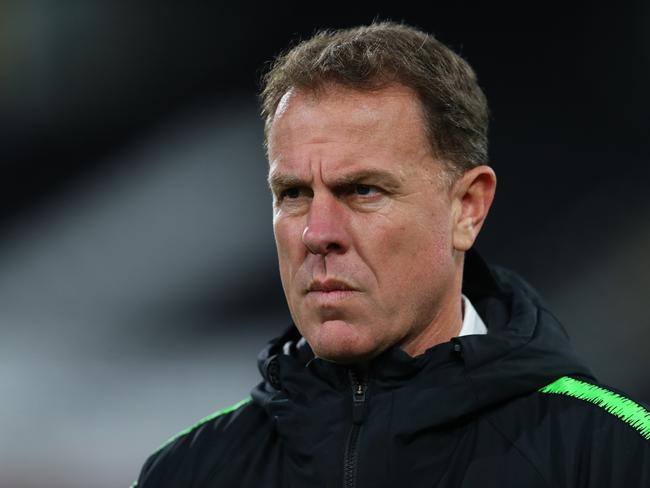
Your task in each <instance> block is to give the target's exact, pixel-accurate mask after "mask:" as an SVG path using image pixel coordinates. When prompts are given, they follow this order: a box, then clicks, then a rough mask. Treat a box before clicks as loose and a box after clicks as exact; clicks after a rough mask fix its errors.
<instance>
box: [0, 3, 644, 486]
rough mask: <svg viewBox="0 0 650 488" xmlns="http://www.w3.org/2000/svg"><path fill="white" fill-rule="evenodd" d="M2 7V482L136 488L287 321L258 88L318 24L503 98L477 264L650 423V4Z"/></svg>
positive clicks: (222, 399)
mask: <svg viewBox="0 0 650 488" xmlns="http://www.w3.org/2000/svg"><path fill="white" fill-rule="evenodd" d="M440 5H444V6H440V7H437V6H436V3H435V2H428V3H427V6H426V7H419V8H407V7H402V8H396V7H395V8H392V9H391V8H380V7H377V6H376V5H375V6H373V7H369V6H367V5H366V6H362V5H358V6H356V7H352V6H351V5H350V4H348V5H347V7H346V9H344V10H343V9H339V8H336V6H335V5H334V4H329V3H328V4H318V5H317V4H306V5H304V6H303V7H298V8H296V7H290V6H279V5H277V4H275V3H269V4H267V5H265V6H256V7H255V8H253V7H252V6H250V5H245V4H242V5H241V6H235V5H234V4H229V5H228V6H223V5H220V4H218V3H217V2H202V3H198V2H197V3H188V2H183V3H180V2H179V3H172V2H155V3H154V2H148V3H145V2H136V1H132V2H112V1H109V0H105V1H99V0H86V1H84V0H77V1H73V0H60V1H57V2H51V1H50V2H48V1H38V0H0V222H1V226H0V233H1V239H0V486H1V487H11V488H13V487H42V486H48V487H66V488H76V487H89V486H92V487H95V488H104V487H106V488H108V487H115V486H126V485H128V484H129V483H130V482H131V481H132V480H133V479H134V478H135V477H136V476H137V474H138V471H139V468H140V466H141V464H142V462H143V461H144V460H145V458H146V457H147V455H148V454H149V453H150V452H152V451H153V450H154V449H155V448H156V447H157V446H158V445H160V444H161V443H162V442H163V441H165V439H166V438H168V437H169V436H171V435H172V434H174V433H175V432H177V431H179V430H181V429H182V428H184V427H186V426H188V425H189V424H191V423H193V422H194V421H196V420H198V419H199V418H201V417H203V416H204V415H207V414H208V413H210V412H211V411H214V410H216V409H218V408H221V407H223V406H226V405H228V404H231V403H234V402H235V401H237V400H239V399H241V398H242V397H244V396H245V395H247V394H248V391H249V389H250V387H251V386H253V385H254V384H255V383H256V382H257V371H256V364H255V358H256V355H257V352H258V351H259V349H261V348H262V346H263V345H264V343H265V342H266V341H267V340H268V339H270V338H271V337H273V336H274V335H276V334H278V333H279V332H280V331H281V329H282V328H283V327H284V326H285V325H286V324H287V323H288V321H289V317H288V314H287V312H286V310H285V305H284V298H283V295H282V291H281V288H280V285H279V279H278V276H277V271H276V263H275V255H274V244H273V236H272V229H271V210H270V197H269V195H268V193H267V191H266V187H265V177H266V174H265V173H266V162H265V158H264V153H263V149H262V124H261V121H260V120H259V118H258V116H257V106H256V93H257V89H258V80H259V77H260V74H261V72H262V69H263V66H264V64H265V63H266V62H268V61H269V60H271V59H272V58H273V56H274V55H275V54H277V53H278V52H279V51H280V50H282V49H284V48H285V47H286V46H287V45H288V44H289V42H290V41H291V40H293V39H297V38H304V37H306V36H309V35H310V34H311V33H313V31H314V30H315V29H316V28H318V27H344V26H351V25H356V24H359V23H367V22H369V21H371V20H372V19H373V18H375V17H378V18H381V19H384V18H391V19H393V20H404V21H406V22H408V23H411V24H414V25H418V26H420V27H423V28H425V29H426V30H428V31H430V32H433V33H435V34H436V35H437V36H438V37H439V38H440V39H441V40H442V41H444V42H446V43H448V44H449V45H451V46H452V47H454V48H455V49H456V50H459V51H460V52H461V53H462V54H463V56H465V57H466V58H467V59H468V60H469V61H470V63H471V64H472V65H473V66H474V67H475V69H476V71H477V72H478V75H479V80H480V82H481V85H482V86H483V87H484V89H485V91H486V93H487V96H488V99H489V100H490V102H491V108H492V113H493V122H492V128H491V131H492V132H491V134H492V137H491V160H492V163H493V165H494V167H495V169H496V171H497V173H498V175H499V191H498V194H497V200H496V204H495V207H494V209H493V212H492V214H491V216H490V218H489V219H488V223H487V226H486V228H485V230H484V231H483V234H482V236H481V238H480V242H479V245H478V248H479V249H480V250H481V251H482V253H483V255H484V256H485V257H486V258H487V259H488V260H489V261H491V262H493V263H498V264H502V265H505V266H509V267H512V268H514V269H517V270H518V271H519V272H520V273H521V274H522V275H523V276H525V277H526V278H527V279H528V281H530V282H531V283H533V284H534V285H535V286H536V287H537V288H538V289H539V290H541V291H542V293H543V294H544V296H545V297H546V299H547V301H548V302H549V303H550V305H551V308H552V310H554V311H555V313H556V314H557V315H558V316H559V318H560V319H561V320H562V321H563V322H564V323H565V325H566V327H567V329H568V331H569V333H570V335H571V336H572V338H573V340H574V343H575V345H576V347H577V349H578V350H579V351H580V353H581V354H582V355H583V356H584V357H585V358H586V359H587V360H588V361H589V363H590V364H591V365H592V366H593V369H594V371H595V372H596V373H597V374H598V376H599V377H600V379H601V380H602V381H604V382H606V383H609V384H613V385H615V386H617V387H619V388H621V389H624V390H626V391H628V392H629V393H630V394H632V395H633V396H634V397H636V398H637V399H640V400H642V401H645V402H649V401H650V383H649V381H648V367H649V366H650V360H649V358H648V351H649V348H648V344H649V339H650V329H649V327H650V318H649V315H648V309H647V305H648V302H649V298H650V296H649V290H650V258H649V257H648V252H649V250H650V199H649V195H648V182H649V181H650V165H649V161H648V159H649V156H650V147H649V146H650V142H649V140H650V137H648V136H649V135H650V134H649V133H648V113H649V109H650V95H649V93H648V86H650V7H649V6H648V4H647V3H646V4H643V3H642V2H627V4H625V5H619V6H618V7H616V8H615V10H614V9H613V7H612V8H607V9H605V8H603V9H602V10H599V9H597V8H596V7H595V6H593V5H591V6H589V7H588V8H586V7H580V6H579V5H578V4H577V3H576V4H574V6H573V7H568V6H566V5H565V6H563V7H562V8H553V7H552V6H551V5H550V4H548V3H541V4H535V5H536V7H534V6H532V5H531V4H526V5H523V4H522V5H521V6H520V7H519V8H520V9H521V10H519V11H517V10H513V9H505V8H503V9H498V8H495V7H494V6H492V5H491V6H489V7H488V6H485V7H482V8H480V9H477V8H474V7H469V6H467V5H465V4H464V3H462V2H459V3H458V4H457V6H454V7H450V6H449V5H448V2H446V3H444V4H442V3H441V4H440Z"/></svg>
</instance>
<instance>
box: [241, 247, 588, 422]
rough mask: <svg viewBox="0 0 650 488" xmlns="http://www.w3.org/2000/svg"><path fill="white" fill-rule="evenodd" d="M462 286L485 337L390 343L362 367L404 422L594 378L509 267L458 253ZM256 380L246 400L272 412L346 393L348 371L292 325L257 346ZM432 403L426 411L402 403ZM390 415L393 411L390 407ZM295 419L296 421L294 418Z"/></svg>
mask: <svg viewBox="0 0 650 488" xmlns="http://www.w3.org/2000/svg"><path fill="white" fill-rule="evenodd" d="M464 270H465V271H464V276H463V293H464V294H465V295H466V296H467V297H468V298H469V299H470V301H471V302H472V304H473V305H474V307H475V309H476V311H477V312H478V314H479V315H480V316H481V318H482V319H483V321H484V322H485V324H486V325H487V328H488V334H487V335H469V336H463V337H456V338H454V339H452V340H451V341H450V342H446V343H443V344H439V345H436V346H434V347H432V348H430V349H429V350H427V351H426V352H425V353H424V354H422V355H420V356H417V357H410V356H408V355H407V354H406V353H404V352H403V351H402V350H400V349H399V348H398V347H393V348H390V349H389V350H387V351H385V352H383V353H382V354H380V355H379V356H377V357H376V358H375V359H373V360H372V361H371V363H370V364H369V366H368V367H367V370H365V374H367V377H368V378H369V382H370V390H369V393H370V395H371V396H372V395H373V391H374V393H375V394H380V393H385V392H390V393H391V394H392V395H394V398H395V401H394V402H393V403H394V404H395V405H400V407H399V408H403V409H404V412H403V415H400V418H403V422H404V424H405V425H404V426H403V427H404V429H405V430H406V431H413V430H417V429H421V428H426V427H430V426H434V425H442V424H444V423H446V422H452V421H455V420H457V419H459V418H462V417H464V416H467V415H471V414H473V413H476V412H478V411H480V410H483V409H486V408H489V407H490V406H492V405H496V404H498V403H501V402H503V401H505V400H508V399H512V398H515V397H517V396H521V395H525V394H528V393H530V392H533V391H536V390H538V389H539V388H541V387H543V386H545V385H547V384H549V383H551V382H552V381H554V380H555V379H557V378H559V377H561V376H565V375H573V376H582V377H587V378H593V375H592V373H591V372H590V371H589V369H588V368H587V367H586V366H585V365H584V364H583V363H582V361H580V359H579V358H578V357H577V356H576V354H575V352H574V351H573V348H572V347H571V344H570V342H569V338H568V336H567V334H566V332H565V330H564V328H563V327H562V325H561V324H560V323H559V321H558V320H557V319H556V318H555V317H554V316H553V315H552V314H551V313H550V312H549V311H548V310H547V308H546V307H545V305H544V304H543V303H542V301H541V299H540V297H539V296H538V295H537V293H536V292H535V291H534V290H533V289H532V288H531V287H530V286H529V285H528V284H527V283H525V282H524V281H523V280H522V279H521V278H519V277H518V276H517V275H516V274H515V273H513V272H511V271H508V270H505V269H502V268H496V267H493V268H489V267H488V266H487V265H486V264H485V262H484V261H483V260H482V259H481V257H480V256H479V255H478V254H477V253H476V252H475V251H469V252H468V253H467V255H466V258H465V268H464ZM258 366H259V369H260V372H261V374H262V376H263V378H264V381H263V382H262V383H261V384H260V385H258V386H257V387H256V388H255V389H254V390H253V399H254V401H255V402H257V403H259V404H260V405H261V406H263V408H265V409H267V411H269V413H270V414H271V415H272V416H274V417H275V418H276V419H277V418H279V417H282V416H283V415H284V414H287V409H291V408H292V407H291V405H294V403H293V402H292V401H297V404H295V405H302V406H307V405H308V404H309V402H310V399H311V400H318V401H319V402H321V401H322V400H324V399H326V398H333V397H336V396H337V395H338V396H340V395H345V397H346V398H348V397H349V391H350V369H351V368H354V366H350V365H340V364H335V363H332V362H328V361H325V360H322V359H320V358H316V357H314V354H313V352H312V351H311V349H310V347H309V345H308V344H307V343H306V342H305V340H304V339H303V338H302V337H301V336H300V333H299V332H298V330H297V329H296V328H295V326H292V327H290V328H289V329H288V330H287V331H285V333H284V334H283V335H282V336H280V337H279V338H277V339H275V340H273V341H271V342H270V343H269V344H268V345H267V347H266V348H265V349H264V350H263V351H262V352H261V353H260V356H259V359H258ZM416 403H417V405H431V406H432V407H435V408H431V409H426V408H418V409H413V408H409V406H411V405H413V404H416ZM395 413H397V412H395ZM296 420H297V419H296Z"/></svg>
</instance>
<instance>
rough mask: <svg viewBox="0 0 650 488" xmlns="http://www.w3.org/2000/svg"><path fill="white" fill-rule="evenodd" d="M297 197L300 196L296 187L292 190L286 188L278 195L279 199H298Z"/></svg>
mask: <svg viewBox="0 0 650 488" xmlns="http://www.w3.org/2000/svg"><path fill="white" fill-rule="evenodd" d="M299 196H300V188H298V187H297V186H296V187H293V188H287V189H286V190H284V191H283V192H282V193H280V198H289V199H294V198H298V197H299Z"/></svg>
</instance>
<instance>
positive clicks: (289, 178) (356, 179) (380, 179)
mask: <svg viewBox="0 0 650 488" xmlns="http://www.w3.org/2000/svg"><path fill="white" fill-rule="evenodd" d="M361 182H368V183H377V184H381V185H382V186H383V187H384V188H385V189H386V190H387V191H394V190H396V189H398V188H399V187H400V186H401V181H400V180H399V179H398V178H397V176H396V175H395V174H393V173H391V172H389V171H386V170H381V169H361V170H358V171H352V172H350V173H348V174H345V175H342V176H341V177H339V178H337V179H335V180H334V181H332V182H331V183H330V184H329V185H328V186H331V187H333V188H337V187H342V186H347V185H353V184H358V183H361ZM268 184H269V188H270V189H271V190H272V191H273V192H277V191H278V190H281V189H284V188H292V187H296V186H306V185H308V184H309V182H308V181H306V180H304V179H303V178H300V177H298V176H294V175H289V174H284V173H280V172H273V173H271V174H269V178H268Z"/></svg>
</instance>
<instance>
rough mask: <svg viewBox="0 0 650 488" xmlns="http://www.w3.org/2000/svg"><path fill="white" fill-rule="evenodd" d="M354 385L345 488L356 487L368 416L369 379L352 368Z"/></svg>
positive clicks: (344, 468)
mask: <svg viewBox="0 0 650 488" xmlns="http://www.w3.org/2000/svg"><path fill="white" fill-rule="evenodd" d="M350 384H351V385H352V428H351V429H350V434H349V435H348V441H347V444H346V446H345V454H344V457H343V488H355V487H356V485H357V462H358V450H359V434H360V433H361V427H362V425H363V422H364V420H365V418H366V411H367V405H366V392H367V390H368V381H367V379H366V378H365V376H364V375H359V374H358V373H357V372H356V371H355V370H353V369H351V370H350Z"/></svg>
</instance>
